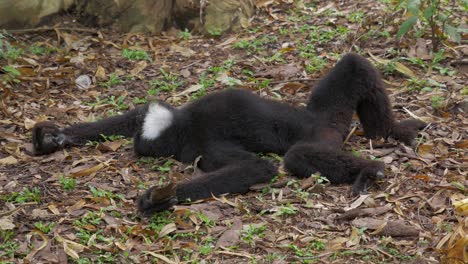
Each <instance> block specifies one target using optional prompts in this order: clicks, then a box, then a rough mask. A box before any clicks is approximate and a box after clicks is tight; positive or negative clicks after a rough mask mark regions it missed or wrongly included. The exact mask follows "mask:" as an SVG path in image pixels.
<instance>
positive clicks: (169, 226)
mask: <svg viewBox="0 0 468 264" xmlns="http://www.w3.org/2000/svg"><path fill="white" fill-rule="evenodd" d="M176 230H177V227H176V225H175V224H174V223H170V224H167V225H165V226H164V227H163V228H162V229H161V231H159V234H158V238H161V237H165V236H167V235H169V234H170V233H172V232H174V231H176Z"/></svg>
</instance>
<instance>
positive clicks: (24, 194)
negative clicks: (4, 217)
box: [6, 187, 41, 203]
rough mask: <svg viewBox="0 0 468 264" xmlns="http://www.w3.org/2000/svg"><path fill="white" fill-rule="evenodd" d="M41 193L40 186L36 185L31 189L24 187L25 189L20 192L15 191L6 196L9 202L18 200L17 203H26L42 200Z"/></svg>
mask: <svg viewBox="0 0 468 264" xmlns="http://www.w3.org/2000/svg"><path fill="white" fill-rule="evenodd" d="M40 194H41V191H40V190H39V188H37V187H34V188H32V189H29V188H28V187H24V189H23V190H22V191H20V192H13V193H11V194H10V195H8V196H7V197H6V201H7V202H16V203H26V202H36V203H38V202H39V201H40Z"/></svg>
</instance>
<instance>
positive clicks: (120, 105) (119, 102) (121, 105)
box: [87, 95, 128, 111]
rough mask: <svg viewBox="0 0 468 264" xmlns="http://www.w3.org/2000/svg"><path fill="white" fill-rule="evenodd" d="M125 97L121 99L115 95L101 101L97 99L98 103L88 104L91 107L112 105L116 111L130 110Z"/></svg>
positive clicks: (122, 96)
mask: <svg viewBox="0 0 468 264" xmlns="http://www.w3.org/2000/svg"><path fill="white" fill-rule="evenodd" d="M125 97H126V96H125V95H121V96H119V97H115V95H111V96H110V97H108V98H105V99H101V98H99V97H96V101H95V102H92V103H87V105H89V106H94V107H95V106H103V105H110V106H112V107H113V108H114V109H115V110H117V111H121V110H126V109H128V105H127V104H126V103H125Z"/></svg>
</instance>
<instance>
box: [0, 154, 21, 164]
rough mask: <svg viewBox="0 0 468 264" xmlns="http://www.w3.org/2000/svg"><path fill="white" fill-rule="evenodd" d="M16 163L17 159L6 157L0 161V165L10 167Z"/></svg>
mask: <svg viewBox="0 0 468 264" xmlns="http://www.w3.org/2000/svg"><path fill="white" fill-rule="evenodd" d="M16 163H18V159H16V158H15V157H13V156H8V157H6V158H3V159H0V165H11V164H16Z"/></svg>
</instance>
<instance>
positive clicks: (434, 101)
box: [431, 95, 445, 109]
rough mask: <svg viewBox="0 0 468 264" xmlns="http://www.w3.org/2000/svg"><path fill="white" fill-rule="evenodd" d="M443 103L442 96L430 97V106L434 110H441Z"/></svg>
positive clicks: (443, 98)
mask: <svg viewBox="0 0 468 264" xmlns="http://www.w3.org/2000/svg"><path fill="white" fill-rule="evenodd" d="M444 101H445V97H443V96H438V95H436V96H432V97H431V106H432V107H433V108H434V109H441V108H443V107H444V105H445V104H444Z"/></svg>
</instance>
